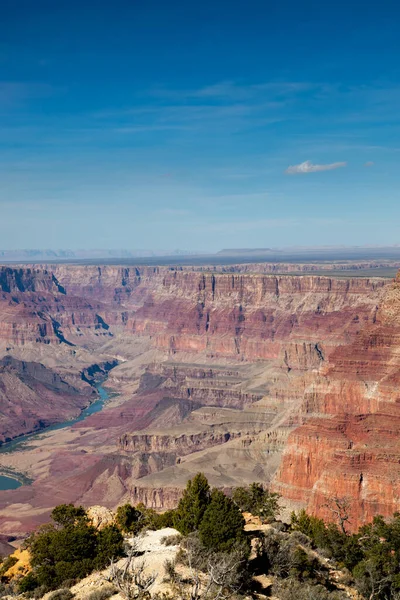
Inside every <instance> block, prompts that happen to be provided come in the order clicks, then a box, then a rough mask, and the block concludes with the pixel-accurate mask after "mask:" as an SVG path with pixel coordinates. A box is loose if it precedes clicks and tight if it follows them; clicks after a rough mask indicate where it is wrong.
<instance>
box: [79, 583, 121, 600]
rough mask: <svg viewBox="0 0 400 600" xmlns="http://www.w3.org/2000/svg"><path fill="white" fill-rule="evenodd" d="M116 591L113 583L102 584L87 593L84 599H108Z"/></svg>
mask: <svg viewBox="0 0 400 600" xmlns="http://www.w3.org/2000/svg"><path fill="white" fill-rule="evenodd" d="M116 593H117V589H116V588H115V587H114V586H113V585H103V587H101V588H99V589H97V590H94V591H93V592H91V593H90V594H88V596H86V598H85V600H108V598H111V596H114V594H116Z"/></svg>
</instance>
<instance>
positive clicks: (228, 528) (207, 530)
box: [199, 489, 245, 552]
mask: <svg viewBox="0 0 400 600" xmlns="http://www.w3.org/2000/svg"><path fill="white" fill-rule="evenodd" d="M243 528H244V519H243V516H242V513H241V512H240V510H239V508H238V507H237V506H236V504H235V503H234V502H233V500H231V499H230V498H228V497H227V496H225V494H223V492H221V491H219V490H216V489H214V490H213V491H212V494H211V500H210V503H209V505H208V507H207V509H206V511H205V512H204V516H203V518H202V520H201V522H200V526H199V536H200V541H201V543H202V544H203V546H204V547H205V548H208V549H210V550H214V551H217V552H228V551H229V550H230V549H231V548H232V546H233V545H234V544H235V543H236V542H243V541H244V539H245V536H244V529H243Z"/></svg>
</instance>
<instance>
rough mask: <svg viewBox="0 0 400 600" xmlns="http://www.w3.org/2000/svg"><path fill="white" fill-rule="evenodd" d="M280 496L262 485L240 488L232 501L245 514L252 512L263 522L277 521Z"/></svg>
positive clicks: (233, 495)
mask: <svg viewBox="0 0 400 600" xmlns="http://www.w3.org/2000/svg"><path fill="white" fill-rule="evenodd" d="M279 498H280V496H279V494H276V493H274V492H269V491H268V490H265V489H264V488H263V486H262V485H261V484H260V483H252V484H251V485H249V486H247V487H238V488H236V489H235V490H234V491H233V494H232V500H233V501H234V502H235V504H236V505H237V506H238V507H239V508H240V510H241V511H243V512H250V513H251V514H252V515H255V516H257V517H260V518H261V519H262V520H263V521H265V520H273V519H275V518H276V517H277V516H278V515H279V512H280V506H279Z"/></svg>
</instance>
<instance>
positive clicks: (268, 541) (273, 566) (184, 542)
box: [0, 473, 400, 600]
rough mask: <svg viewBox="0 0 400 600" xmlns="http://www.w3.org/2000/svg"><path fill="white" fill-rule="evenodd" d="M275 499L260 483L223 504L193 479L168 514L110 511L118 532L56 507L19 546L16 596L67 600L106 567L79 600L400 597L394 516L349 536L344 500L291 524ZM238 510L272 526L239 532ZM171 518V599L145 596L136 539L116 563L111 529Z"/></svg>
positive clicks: (118, 539)
mask: <svg viewBox="0 0 400 600" xmlns="http://www.w3.org/2000/svg"><path fill="white" fill-rule="evenodd" d="M278 500H279V497H278V496H277V495H276V494H270V493H269V492H268V491H266V490H264V488H263V487H262V486H260V485H259V484H252V485H250V486H248V487H247V488H244V487H242V488H238V489H236V490H234V491H233V494H232V498H229V497H227V496H225V495H224V494H223V493H222V492H221V491H219V490H216V489H213V490H211V489H210V486H209V484H208V481H207V479H206V478H205V476H204V475H202V474H201V473H199V474H198V475H196V477H195V478H193V480H192V481H190V482H189V483H188V485H187V487H186V489H185V492H184V494H183V496H182V500H181V502H180V503H179V507H178V509H177V510H176V511H167V513H164V514H163V515H159V514H157V513H156V512H155V511H154V510H151V509H147V508H146V507H145V506H143V505H138V506H136V507H133V506H131V505H129V504H127V505H124V506H122V507H120V508H119V509H118V511H117V519H116V522H117V525H118V527H116V526H107V527H105V528H103V529H102V530H100V531H97V530H96V529H95V528H94V527H93V526H92V525H91V524H90V522H89V520H88V517H87V515H86V511H85V510H84V509H83V508H82V507H74V506H72V505H61V506H58V507H56V508H55V509H54V511H53V513H52V519H53V523H52V524H50V525H46V526H44V527H42V528H41V529H40V530H39V531H38V532H37V533H35V534H33V535H32V536H31V537H30V538H29V539H28V540H27V546H28V548H29V550H30V553H31V564H32V567H33V570H32V571H31V572H30V573H28V574H27V575H25V577H21V576H19V575H17V577H18V580H17V583H18V590H19V592H20V593H24V596H25V597H27V598H34V599H35V600H36V599H39V598H41V597H42V596H43V594H44V593H45V592H46V591H49V590H51V589H53V590H54V589H55V588H60V589H56V590H55V591H54V592H53V593H52V595H51V596H50V597H49V600H71V599H72V597H73V596H72V593H71V591H70V590H69V589H68V587H70V584H71V585H72V584H73V583H74V582H75V581H76V580H77V579H80V578H82V577H84V576H85V575H86V574H88V573H90V572H91V571H93V570H94V569H102V568H103V567H105V566H108V565H110V560H111V567H110V572H109V577H108V581H109V585H105V586H103V587H101V588H99V589H97V590H94V591H93V592H92V593H91V594H89V595H88V596H87V597H86V598H85V599H84V600H108V598H110V597H111V596H112V595H113V594H114V593H115V591H117V592H118V593H119V594H120V595H121V596H122V597H123V598H124V599H125V600H144V599H145V598H146V599H148V600H149V599H153V600H172V598H173V599H175V600H225V599H226V600H227V599H228V598H229V599H234V598H236V599H238V600H239V599H241V598H242V599H243V598H244V597H249V596H251V595H252V594H253V592H255V591H256V589H255V588H254V585H255V580H254V579H253V577H254V576H255V575H262V576H265V575H268V576H269V577H270V578H271V584H270V588H269V591H268V593H269V594H273V595H275V596H276V597H277V598H279V600H344V599H345V598H349V595H348V593H347V591H348V589H349V587H348V586H350V587H351V588H352V590H353V592H352V593H353V597H354V594H355V590H357V591H358V593H359V594H360V596H359V597H360V598H363V599H365V600H399V599H400V513H396V514H395V515H394V516H393V518H392V519H389V520H385V519H383V517H376V518H375V519H374V520H373V522H372V523H370V524H369V525H365V526H364V527H361V528H360V530H359V531H358V532H357V533H350V532H349V531H348V529H349V528H348V524H349V523H350V518H349V514H351V511H350V508H351V506H350V505H349V503H348V501H347V500H346V502H342V499H335V498H334V499H332V503H331V504H330V505H329V507H330V508H332V515H333V516H334V517H335V521H336V522H335V523H325V522H324V521H323V520H322V519H319V518H317V517H314V516H311V515H308V514H307V513H306V512H305V511H304V510H303V511H300V512H299V513H297V514H294V513H293V514H292V516H291V522H290V525H288V524H283V523H281V522H279V521H276V520H275V519H276V516H277V513H278V511H279V506H278ZM327 507H328V505H327ZM241 511H248V512H251V513H252V514H254V513H257V514H258V516H260V517H261V520H262V521H263V522H265V521H269V522H271V523H272V524H271V525H270V526H268V527H263V528H260V529H259V530H257V531H256V532H254V531H252V532H251V533H250V532H249V533H248V534H246V532H245V530H244V519H243V516H242V512H241ZM172 519H173V520H174V523H175V524H176V525H177V526H179V527H180V530H181V532H182V534H174V535H172V536H166V537H164V538H162V540H161V542H162V543H163V544H164V545H165V546H172V545H179V546H180V549H179V551H178V553H177V555H176V557H175V558H174V559H168V560H166V561H165V562H164V571H165V577H164V582H168V584H169V586H170V588H171V594H172V595H168V593H163V594H161V595H160V594H154V593H153V592H152V589H153V584H154V583H155V581H156V578H157V574H156V573H149V571H148V570H147V568H145V562H144V559H145V557H143V559H142V558H140V554H141V552H139V550H140V546H139V545H138V544H137V543H135V540H134V541H133V544H132V541H130V542H129V543H130V544H131V547H130V552H129V555H128V558H127V560H126V561H125V564H122V566H121V564H120V563H117V562H116V560H117V559H118V558H119V557H120V556H121V555H122V553H123V550H122V547H123V537H122V535H121V531H120V530H123V531H124V532H127V533H129V534H137V533H139V532H141V531H142V530H144V529H159V528H160V527H165V526H166V525H170V523H171V520H172ZM183 532H186V533H183ZM250 537H251V538H252V547H253V550H254V552H253V555H252V558H251V560H249V554H250ZM254 553H255V557H254ZM172 556H173V555H172ZM15 562H16V559H13V558H9V559H5V560H4V561H3V562H2V563H1V566H0V574H3V575H2V576H3V577H4V574H5V572H6V571H7V570H8V569H9V568H10V566H12V565H13V564H15ZM182 573H183V574H182ZM67 580H69V581H70V584H67ZM110 584H111V585H110ZM7 586H8V583H7V584H3V589H2V590H1V594H2V595H5V594H6V593H13V590H12V587H10V586H8V587H7Z"/></svg>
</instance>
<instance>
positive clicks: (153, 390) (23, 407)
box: [0, 263, 400, 536]
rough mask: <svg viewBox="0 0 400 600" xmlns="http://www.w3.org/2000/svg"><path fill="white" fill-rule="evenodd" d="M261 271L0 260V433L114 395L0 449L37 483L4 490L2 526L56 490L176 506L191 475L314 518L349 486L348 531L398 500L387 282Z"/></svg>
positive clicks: (395, 349)
mask: <svg viewBox="0 0 400 600" xmlns="http://www.w3.org/2000/svg"><path fill="white" fill-rule="evenodd" d="M371 264H372V263H360V264H358V265H351V266H352V268H353V270H354V269H357V268H358V269H364V268H372V267H371ZM272 266H274V269H273V268H272ZM272 266H271V265H269V266H268V267H267V266H266V264H264V263H263V264H259V265H249V264H246V265H229V266H226V267H222V266H219V267H207V266H205V265H202V266H196V267H190V266H184V267H172V266H112V265H67V264H54V265H50V264H48V265H46V264H42V265H32V266H15V265H13V266H11V265H7V266H4V267H1V266H0V358H1V360H0V441H1V442H4V441H7V440H10V439H11V438H15V437H17V436H19V435H23V434H26V433H29V432H35V431H39V430H41V429H42V428H43V427H45V426H46V425H49V424H52V423H57V422H61V421H65V420H66V419H70V418H73V417H74V416H76V415H77V414H79V412H80V411H81V410H82V409H83V408H85V407H87V406H88V404H90V402H92V401H93V399H94V398H95V396H96V391H95V389H94V387H93V382H94V381H95V380H96V379H98V378H101V377H105V376H106V375H107V374H108V379H107V381H106V383H105V385H106V387H107V389H108V390H109V391H110V392H113V394H111V398H110V400H109V402H108V403H107V405H106V407H105V408H103V410H102V411H101V412H99V413H96V414H94V415H92V416H90V417H88V418H86V419H85V420H83V421H80V422H79V423H75V424H74V425H72V426H70V427H67V428H64V429H63V430H58V431H49V432H47V433H46V432H43V433H41V434H40V435H39V436H34V437H32V438H30V439H29V441H28V442H27V443H26V444H23V445H21V446H20V447H19V448H18V452H9V453H7V452H2V453H0V470H1V469H7V470H13V469H14V470H15V471H16V472H21V473H24V474H25V475H26V476H27V477H29V478H30V479H32V480H33V483H32V484H31V485H25V486H22V487H20V488H19V489H17V490H8V491H4V492H0V533H2V534H4V535H15V536H20V535H24V534H25V533H26V532H27V531H29V530H31V529H32V528H33V527H36V526H37V525H38V524H40V523H43V522H45V521H46V520H47V518H48V513H49V510H50V509H51V508H52V507H53V506H54V505H55V504H58V503H61V502H70V501H72V502H78V503H83V504H84V505H87V506H89V505H93V504H102V505H105V506H108V507H110V508H114V507H115V506H116V505H118V504H120V503H121V502H125V501H130V502H133V503H136V502H144V503H145V504H147V505H148V506H152V507H155V508H157V509H165V508H169V507H173V506H175V505H176V503H177V501H178V499H179V496H180V494H181V492H182V489H183V487H184V486H185V484H186V482H187V480H188V478H190V477H191V476H192V475H193V474H195V473H196V472H198V471H203V472H204V473H205V474H206V475H207V477H208V479H209V481H210V483H211V485H213V486H217V487H219V488H221V489H224V490H225V491H226V492H227V493H229V491H230V490H231V489H232V488H233V487H234V486H237V485H242V484H246V483H251V482H252V481H261V482H263V483H264V484H267V485H270V486H271V488H272V489H274V490H276V491H278V492H279V493H280V494H281V495H282V498H283V504H284V505H285V507H286V510H287V511H289V510H291V509H294V508H299V507H303V506H304V507H306V508H307V509H308V510H310V511H311V512H313V513H314V514H317V515H319V516H323V517H324V518H327V519H332V518H333V515H332V512H331V510H330V506H329V502H330V500H331V499H332V498H334V497H340V498H350V499H351V502H350V513H351V514H350V526H351V527H352V528H353V529H355V528H357V526H359V525H360V524H362V523H364V522H366V521H368V520H370V519H371V518H372V517H373V516H374V515H375V514H383V515H385V516H387V515H390V514H392V513H393V512H394V511H396V510H398V507H399V502H400V485H399V483H398V481H399V477H398V471H399V469H400V466H399V465H400V443H399V441H398V440H399V431H400V408H399V407H400V404H399V402H400V392H399V391H398V390H399V389H400V388H399V383H400V278H396V279H391V278H384V277H379V276H376V277H348V276H347V277H346V276H345V274H344V275H343V276H342V275H341V274H340V273H339V275H337V274H335V276H331V275H329V270H328V269H327V268H326V267H327V265H319V266H318V265H311V266H310V265H308V266H301V265H287V264H286V265H281V266H279V265H272ZM314 267H315V268H314ZM331 268H332V270H335V271H340V270H343V271H345V269H344V268H343V265H340V266H338V265H333V266H332V265H331ZM291 270H295V271H296V272H297V273H298V274H295V275H293V274H286V273H290V272H291ZM313 270H315V271H324V270H326V271H327V273H326V274H325V275H321V274H312V271H313ZM278 271H281V272H282V273H283V274H279V273H278ZM309 271H311V272H309ZM378 273H379V269H377V274H378Z"/></svg>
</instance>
